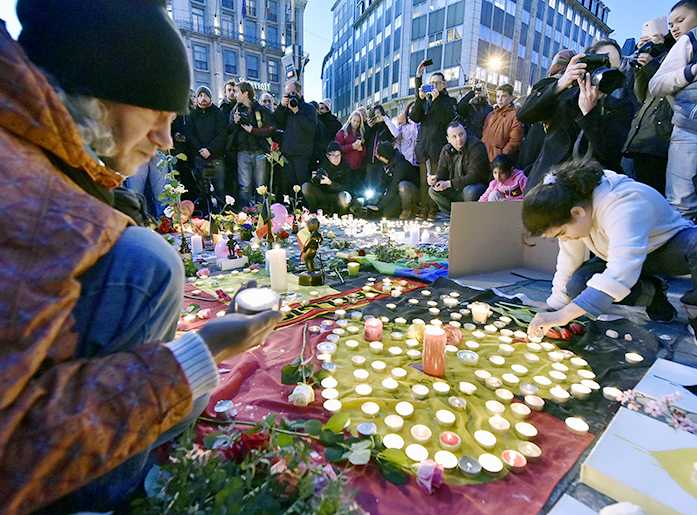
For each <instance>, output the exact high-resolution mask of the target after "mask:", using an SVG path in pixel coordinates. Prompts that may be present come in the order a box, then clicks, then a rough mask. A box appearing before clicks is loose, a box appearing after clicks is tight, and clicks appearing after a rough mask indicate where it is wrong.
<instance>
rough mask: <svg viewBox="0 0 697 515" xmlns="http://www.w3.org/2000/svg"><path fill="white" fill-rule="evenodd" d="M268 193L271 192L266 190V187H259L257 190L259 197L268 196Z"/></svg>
mask: <svg viewBox="0 0 697 515" xmlns="http://www.w3.org/2000/svg"><path fill="white" fill-rule="evenodd" d="M268 191H269V190H268V189H267V188H266V186H264V185H261V186H259V187H258V188H257V193H258V194H259V195H266V193H267V192H268Z"/></svg>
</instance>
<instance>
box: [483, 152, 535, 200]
mask: <svg viewBox="0 0 697 515" xmlns="http://www.w3.org/2000/svg"><path fill="white" fill-rule="evenodd" d="M491 169H492V172H493V175H494V180H493V181H491V182H490V183H489V187H488V188H487V190H486V191H485V192H484V194H483V195H482V196H481V197H479V202H497V201H500V200H523V192H524V191H525V185H526V184H527V182H528V178H527V177H526V176H525V174H524V173H523V172H522V170H517V169H514V168H513V161H511V158H510V157H508V156H507V155H504V154H501V155H500V156H498V157H497V158H496V159H494V160H493V161H492V162H491Z"/></svg>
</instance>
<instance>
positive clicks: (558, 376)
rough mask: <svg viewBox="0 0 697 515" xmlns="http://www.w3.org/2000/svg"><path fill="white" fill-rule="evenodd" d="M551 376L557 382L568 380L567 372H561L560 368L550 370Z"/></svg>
mask: <svg viewBox="0 0 697 515" xmlns="http://www.w3.org/2000/svg"><path fill="white" fill-rule="evenodd" d="M549 377H551V378H552V379H554V380H555V381H557V382H560V383H561V382H562V381H566V374H565V373H564V372H559V371H558V370H550V371H549Z"/></svg>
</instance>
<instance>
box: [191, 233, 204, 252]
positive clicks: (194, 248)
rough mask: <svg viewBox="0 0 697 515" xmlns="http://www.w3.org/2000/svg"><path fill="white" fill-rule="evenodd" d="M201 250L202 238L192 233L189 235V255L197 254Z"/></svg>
mask: <svg viewBox="0 0 697 515" xmlns="http://www.w3.org/2000/svg"><path fill="white" fill-rule="evenodd" d="M201 252H203V238H202V237H201V236H199V235H198V234H194V235H193V236H192V237H191V255H192V256H198V255H199V254H200V253H201Z"/></svg>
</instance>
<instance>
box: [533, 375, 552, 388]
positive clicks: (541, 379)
mask: <svg viewBox="0 0 697 515" xmlns="http://www.w3.org/2000/svg"><path fill="white" fill-rule="evenodd" d="M532 380H533V381H535V384H537V385H538V386H541V387H543V388H546V387H547V386H550V385H551V384H552V380H551V379H550V378H549V377H547V376H535V377H533V378H532Z"/></svg>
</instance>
